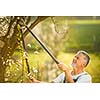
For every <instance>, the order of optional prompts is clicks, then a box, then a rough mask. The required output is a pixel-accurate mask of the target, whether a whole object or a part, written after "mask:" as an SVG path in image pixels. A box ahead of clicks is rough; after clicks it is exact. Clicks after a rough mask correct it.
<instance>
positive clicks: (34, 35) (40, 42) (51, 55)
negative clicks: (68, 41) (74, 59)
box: [25, 25, 59, 64]
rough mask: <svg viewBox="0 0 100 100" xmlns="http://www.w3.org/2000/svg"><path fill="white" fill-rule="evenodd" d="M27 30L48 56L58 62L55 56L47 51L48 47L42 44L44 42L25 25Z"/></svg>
mask: <svg viewBox="0 0 100 100" xmlns="http://www.w3.org/2000/svg"><path fill="white" fill-rule="evenodd" d="M25 27H26V28H27V30H28V31H29V32H30V33H31V34H32V36H33V37H34V38H35V39H36V40H37V41H38V42H39V44H40V45H41V46H42V47H43V48H44V50H45V51H46V52H47V53H48V54H49V56H50V57H51V58H52V59H53V60H54V61H55V63H56V64H59V61H58V60H57V59H56V57H55V56H54V55H53V54H52V53H51V52H50V51H49V49H48V48H47V47H46V46H45V45H44V43H43V42H42V41H41V40H40V39H39V38H38V37H37V36H36V34H34V33H33V32H32V31H31V30H30V29H29V27H28V26H27V25H25Z"/></svg>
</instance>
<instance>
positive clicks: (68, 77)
mask: <svg viewBox="0 0 100 100" xmlns="http://www.w3.org/2000/svg"><path fill="white" fill-rule="evenodd" d="M64 72H65V77H66V80H67V82H68V83H74V80H73V78H72V75H71V73H70V72H69V70H66V71H64Z"/></svg>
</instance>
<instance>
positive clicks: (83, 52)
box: [78, 50, 90, 66]
mask: <svg viewBox="0 0 100 100" xmlns="http://www.w3.org/2000/svg"><path fill="white" fill-rule="evenodd" d="M78 53H79V54H80V53H82V54H83V55H85V57H86V58H84V60H85V61H86V65H85V66H87V65H88V63H89V61H90V57H89V55H88V53H87V52H86V51H83V50H81V51H78Z"/></svg>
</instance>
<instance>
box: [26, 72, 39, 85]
mask: <svg viewBox="0 0 100 100" xmlns="http://www.w3.org/2000/svg"><path fill="white" fill-rule="evenodd" d="M28 77H29V79H30V80H31V81H32V82H33V83H40V81H39V80H37V79H36V78H34V76H33V75H32V74H31V73H29V74H28Z"/></svg>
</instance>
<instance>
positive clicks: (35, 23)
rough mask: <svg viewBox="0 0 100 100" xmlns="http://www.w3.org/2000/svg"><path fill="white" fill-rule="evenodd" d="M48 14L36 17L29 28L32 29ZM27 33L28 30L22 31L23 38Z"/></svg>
mask: <svg viewBox="0 0 100 100" xmlns="http://www.w3.org/2000/svg"><path fill="white" fill-rule="evenodd" d="M47 18H48V16H38V17H37V19H36V20H35V21H34V22H33V23H32V24H31V25H30V26H29V29H30V30H32V29H33V28H34V27H35V26H36V25H37V24H38V23H40V22H42V21H43V20H45V19H47ZM27 34H28V30H26V31H25V32H24V38H25V37H26V35H27Z"/></svg>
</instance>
